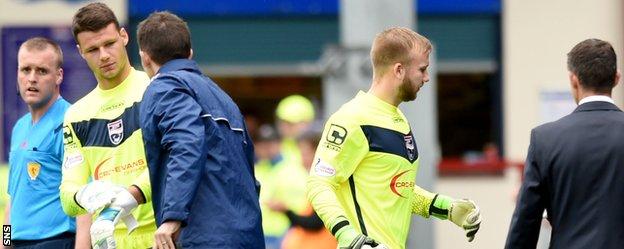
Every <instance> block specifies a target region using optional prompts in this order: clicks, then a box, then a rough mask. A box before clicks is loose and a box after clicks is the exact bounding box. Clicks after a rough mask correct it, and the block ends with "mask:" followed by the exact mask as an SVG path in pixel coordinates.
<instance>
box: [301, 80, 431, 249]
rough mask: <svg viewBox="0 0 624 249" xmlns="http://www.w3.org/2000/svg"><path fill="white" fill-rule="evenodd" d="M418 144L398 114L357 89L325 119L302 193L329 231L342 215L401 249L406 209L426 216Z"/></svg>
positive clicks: (405, 232) (406, 223)
mask: <svg viewBox="0 0 624 249" xmlns="http://www.w3.org/2000/svg"><path fill="white" fill-rule="evenodd" d="M417 171H418V149H417V147H416V141H415V139H414V136H413V135H412V132H411V130H410V126H409V123H408V121H407V119H406V118H405V116H404V115H403V113H402V112H401V111H400V110H399V109H398V108H397V107H396V106H393V105H391V104H389V103H386V102H384V101H382V100H381V99H379V98H377V97H376V96H374V95H372V94H369V93H364V92H359V93H358V94H357V96H356V97H355V98H354V99H352V100H351V101H349V102H347V103H346V104H344V105H343V106H342V107H341V108H340V109H339V110H338V111H337V112H336V113H334V114H333V115H332V116H331V117H330V118H329V119H328V121H327V123H326V124H325V128H324V131H323V135H322V139H321V142H320V143H319V145H318V148H317V151H316V155H315V159H314V163H313V165H312V168H311V169H310V177H309V178H308V186H307V189H308V198H309V200H310V202H311V203H312V205H313V207H314V209H315V210H316V212H317V213H318V214H319V216H320V217H321V219H322V220H323V222H324V223H325V225H326V227H327V228H328V229H329V230H330V231H332V233H335V232H336V231H337V230H338V229H339V228H340V227H342V226H343V225H344V222H342V223H337V221H338V220H340V219H339V218H338V217H340V216H344V217H346V218H347V220H348V221H349V223H350V224H351V225H352V226H353V227H354V228H356V230H358V231H359V232H361V233H363V234H365V235H367V236H369V237H372V238H373V239H375V240H376V241H378V242H381V243H383V244H385V245H387V246H389V247H390V248H405V242H406V239H407V235H408V233H409V227H410V220H411V214H412V213H416V214H418V215H421V216H423V217H429V206H430V205H431V202H432V200H433V198H434V194H432V193H430V192H427V191H425V190H423V189H421V188H420V187H418V186H417V185H416V183H415V180H416V173H417Z"/></svg>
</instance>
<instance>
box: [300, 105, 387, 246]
mask: <svg viewBox="0 0 624 249" xmlns="http://www.w3.org/2000/svg"><path fill="white" fill-rule="evenodd" d="M334 116H335V115H334ZM337 119H338V118H336V117H332V118H330V119H329V121H327V123H326V125H325V129H324V131H323V135H322V140H321V142H320V143H319V145H318V147H317V150H316V155H315V160H314V163H313V164H314V165H312V167H311V168H310V176H309V177H308V182H307V196H308V200H309V201H310V203H312V206H313V207H314V210H315V211H316V213H317V214H318V215H319V217H320V218H321V220H322V221H323V223H324V224H325V227H327V229H328V230H329V231H330V232H331V233H332V234H333V235H334V236H335V237H336V239H337V240H338V247H340V248H360V247H362V246H363V245H365V244H366V245H372V246H376V245H377V243H376V242H375V241H374V240H372V239H371V238H368V237H366V236H365V235H363V234H361V233H360V232H358V231H357V230H356V229H355V228H354V225H355V224H350V222H349V221H348V220H347V219H346V213H345V211H344V210H343V208H342V206H341V205H340V203H339V201H338V198H337V196H336V192H337V191H338V188H339V187H340V184H341V183H343V182H345V181H347V180H348V179H349V177H350V176H351V175H352V174H353V172H354V171H355V169H356V168H357V165H358V164H359V162H360V161H361V160H362V158H364V156H365V155H366V153H367V151H368V146H366V145H367V144H368V143H367V142H366V137H365V136H364V133H363V132H362V129H361V128H360V127H359V126H357V125H354V124H350V123H349V122H348V121H346V122H340V120H337ZM363 145H364V146H363Z"/></svg>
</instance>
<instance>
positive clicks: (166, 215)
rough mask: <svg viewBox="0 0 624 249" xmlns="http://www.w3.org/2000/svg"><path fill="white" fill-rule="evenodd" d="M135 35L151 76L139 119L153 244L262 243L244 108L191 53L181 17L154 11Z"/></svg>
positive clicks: (258, 245)
mask: <svg viewBox="0 0 624 249" xmlns="http://www.w3.org/2000/svg"><path fill="white" fill-rule="evenodd" d="M137 33H138V35H137V36H138V40H139V47H140V50H141V52H140V55H141V62H142V64H143V68H144V69H145V71H146V72H147V74H148V75H149V76H150V77H152V82H151V83H150V85H149V87H148V88H147V90H146V91H145V94H144V96H143V102H142V103H141V108H140V117H141V128H142V130H143V140H144V142H145V149H146V154H147V164H148V167H149V172H150V181H151V184H152V193H153V194H152V195H153V205H154V214H155V217H156V224H157V225H158V230H157V231H156V234H155V236H154V237H155V238H154V248H175V246H179V247H182V248H264V241H263V234H262V225H261V223H262V222H261V215H260V207H259V205H258V191H259V185H257V181H256V180H255V177H254V171H253V154H254V153H253V145H252V143H251V139H250V137H249V134H248V133H247V128H246V127H245V123H244V121H243V117H242V115H241V113H240V111H239V109H238V107H237V106H236V104H235V103H234V102H233V101H232V99H231V98H230V97H229V96H228V95H227V94H226V93H225V92H223V90H221V89H220V88H219V87H218V86H217V85H216V84H215V83H214V82H213V81H212V80H210V79H209V78H208V77H206V76H204V75H202V73H201V72H200V70H199V68H198V66H197V64H196V63H195V62H194V61H192V60H190V59H189V58H190V57H191V56H192V51H191V42H190V40H191V39H190V32H189V29H188V27H187V25H186V23H185V22H184V21H183V20H181V19H180V18H178V17H177V16H175V15H173V14H171V13H168V12H156V13H153V14H151V15H150V16H149V17H148V18H147V19H146V20H144V21H143V22H141V23H140V24H139V29H138V32H137Z"/></svg>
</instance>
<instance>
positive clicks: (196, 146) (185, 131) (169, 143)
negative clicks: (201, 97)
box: [141, 76, 208, 226]
mask: <svg viewBox="0 0 624 249" xmlns="http://www.w3.org/2000/svg"><path fill="white" fill-rule="evenodd" d="M151 84H152V86H150V87H149V88H148V89H147V91H146V93H145V95H144V98H143V101H142V102H143V103H142V105H141V107H142V108H141V111H142V114H141V116H142V117H145V118H146V119H151V120H150V122H153V123H154V125H156V127H157V129H158V131H159V132H160V134H162V138H161V141H160V146H161V147H162V148H164V150H166V151H168V152H169V157H168V158H166V159H165V160H166V167H167V176H166V178H167V183H166V185H165V186H164V188H163V196H162V198H163V200H162V203H163V207H162V220H163V222H166V221H179V222H180V223H181V225H182V226H184V224H185V223H186V222H187V219H188V216H189V211H190V206H191V200H192V199H193V198H194V196H195V193H196V190H197V186H198V185H199V182H200V179H201V177H202V171H203V163H204V162H205V160H206V159H205V158H206V155H205V154H204V150H203V147H204V140H205V131H206V130H205V129H206V126H205V125H206V124H207V123H208V122H204V120H203V118H206V117H202V108H201V106H200V105H199V104H198V103H197V102H196V100H195V99H194V98H193V96H192V95H193V93H192V92H190V91H189V89H187V88H186V86H184V85H182V83H180V82H178V81H177V80H176V79H173V78H170V77H167V76H160V77H159V78H158V79H156V80H154V81H153V82H152V83H151Z"/></svg>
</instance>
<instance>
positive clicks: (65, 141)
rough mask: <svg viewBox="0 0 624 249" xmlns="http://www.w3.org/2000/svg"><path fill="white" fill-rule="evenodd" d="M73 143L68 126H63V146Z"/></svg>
mask: <svg viewBox="0 0 624 249" xmlns="http://www.w3.org/2000/svg"><path fill="white" fill-rule="evenodd" d="M73 143H74V136H73V134H72V130H71V129H70V128H69V126H67V125H65V126H63V144H65V145H69V144H73Z"/></svg>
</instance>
